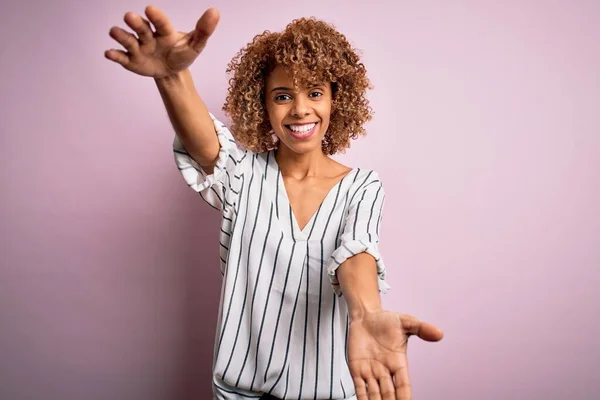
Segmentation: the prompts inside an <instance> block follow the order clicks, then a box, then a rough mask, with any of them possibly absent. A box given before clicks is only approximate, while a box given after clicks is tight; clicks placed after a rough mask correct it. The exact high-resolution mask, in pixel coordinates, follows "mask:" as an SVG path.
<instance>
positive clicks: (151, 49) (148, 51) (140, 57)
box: [104, 6, 219, 79]
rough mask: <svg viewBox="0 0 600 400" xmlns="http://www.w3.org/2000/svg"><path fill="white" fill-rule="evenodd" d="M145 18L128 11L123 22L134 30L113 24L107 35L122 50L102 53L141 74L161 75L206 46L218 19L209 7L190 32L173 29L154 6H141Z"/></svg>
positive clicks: (188, 61)
mask: <svg viewBox="0 0 600 400" xmlns="http://www.w3.org/2000/svg"><path fill="white" fill-rule="evenodd" d="M145 14H146V17H147V19H146V18H143V17H142V16H141V15H139V14H136V13H133V12H128V13H126V14H125V18H124V20H125V23H126V24H127V25H128V26H129V27H130V28H131V29H132V30H133V32H135V34H133V33H131V32H128V31H126V30H124V29H122V28H119V27H117V26H114V27H112V28H111V29H110V32H109V34H110V36H111V37H112V38H113V39H115V40H116V41H117V42H118V43H119V44H120V45H122V46H123V47H124V48H125V50H126V51H124V50H118V49H111V50H107V51H106V52H105V53H104V55H105V57H106V58H107V59H109V60H111V61H114V62H116V63H118V64H120V65H122V66H123V67H124V68H125V69H127V70H129V71H131V72H134V73H136V74H139V75H143V76H150V77H153V78H157V79H158V78H164V77H167V76H172V75H174V74H176V73H178V72H180V71H182V70H184V69H186V68H188V67H189V66H190V65H192V63H193V62H194V60H195V59H196V58H197V57H198V55H199V54H200V53H201V52H202V50H203V49H204V47H205V46H206V42H207V41H208V38H209V37H210V36H211V35H212V33H213V32H214V30H215V28H216V26H217V23H218V22H219V12H218V11H217V10H216V9H214V8H209V9H208V10H206V11H205V12H204V14H203V15H202V17H200V19H199V20H198V22H197V23H196V28H195V29H194V30H193V31H191V32H187V33H186V32H179V31H177V30H175V28H174V27H173V25H172V24H171V22H170V20H169V18H168V17H167V15H166V14H165V13H164V12H163V11H161V10H160V9H158V8H157V7H154V6H148V7H146V10H145Z"/></svg>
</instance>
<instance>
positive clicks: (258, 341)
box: [250, 232, 293, 390]
mask: <svg viewBox="0 0 600 400" xmlns="http://www.w3.org/2000/svg"><path fill="white" fill-rule="evenodd" d="M281 242H283V232H281V236H280V237H279V243H278V244H277V250H276V251H275V261H274V262H273V272H272V273H271V281H270V282H269V290H268V291H267V299H266V300H265V306H264V311H263V316H262V320H261V321H260V329H259V330H258V338H257V340H256V357H255V359H254V375H253V376H252V383H251V384H250V390H252V389H253V388H254V380H255V379H256V373H257V372H258V355H259V353H260V352H259V350H260V343H261V339H262V331H263V327H264V325H265V319H266V316H267V312H268V311H269V299H270V297H271V289H272V288H273V280H274V278H275V273H276V269H277V261H278V260H279V249H280V248H281ZM292 254H293V253H292ZM288 272H289V270H288ZM285 283H286V284H287V275H286V281H285ZM283 293H285V286H284V289H283ZM282 300H283V296H282ZM278 322H279V319H278ZM275 331H277V329H275Z"/></svg>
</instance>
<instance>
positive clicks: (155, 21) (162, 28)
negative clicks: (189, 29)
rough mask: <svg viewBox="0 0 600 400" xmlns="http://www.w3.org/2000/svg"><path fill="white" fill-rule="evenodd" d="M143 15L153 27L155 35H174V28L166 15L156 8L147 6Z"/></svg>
mask: <svg viewBox="0 0 600 400" xmlns="http://www.w3.org/2000/svg"><path fill="white" fill-rule="evenodd" d="M145 13H146V16H147V17H148V19H149V20H150V22H151V23H152V25H154V29H155V30H156V34H157V35H159V36H169V35H172V34H173V33H175V28H173V25H172V24H171V21H170V20H169V18H168V17H167V14H165V13H164V12H162V10H160V9H159V8H158V7H155V6H148V7H146V10H145Z"/></svg>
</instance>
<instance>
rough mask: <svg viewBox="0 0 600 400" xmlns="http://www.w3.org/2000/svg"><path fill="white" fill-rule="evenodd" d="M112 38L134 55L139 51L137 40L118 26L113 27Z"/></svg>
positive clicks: (110, 32)
mask: <svg viewBox="0 0 600 400" xmlns="http://www.w3.org/2000/svg"><path fill="white" fill-rule="evenodd" d="M109 34H110V37H112V38H113V39H115V40H116V41H117V42H118V43H119V44H120V45H121V46H123V47H124V48H125V50H127V51H129V52H130V53H134V52H136V51H137V50H138V49H139V43H138V41H137V38H136V37H135V36H133V34H131V33H129V32H127V31H126V30H124V29H121V28H119V27H118V26H113V27H112V28H110V31H109Z"/></svg>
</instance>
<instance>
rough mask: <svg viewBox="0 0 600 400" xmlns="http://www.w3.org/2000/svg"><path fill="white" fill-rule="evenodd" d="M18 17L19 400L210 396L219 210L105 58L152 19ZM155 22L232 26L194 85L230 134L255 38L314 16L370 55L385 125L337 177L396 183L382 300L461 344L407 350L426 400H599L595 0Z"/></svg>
mask: <svg viewBox="0 0 600 400" xmlns="http://www.w3.org/2000/svg"><path fill="white" fill-rule="evenodd" d="M10 3H12V4H11V5H3V7H2V11H1V17H0V18H1V20H2V21H1V22H2V23H1V24H0V37H2V45H1V46H0V57H1V64H0V65H1V69H2V73H1V74H0V96H1V97H0V102H1V103H0V133H1V136H0V140H1V141H0V193H1V195H2V197H1V204H0V223H1V224H0V263H1V264H0V398H1V399H3V400H13V399H14V400H17V399H19V400H20V399H28V400H29V399H45V400H48V399H51V400H54V399H57V400H70V399H74V400H79V399H106V400H109V399H110V400H116V399H126V400H137V399H140V400H142V399H143V400H154V399H157V400H158V399H181V400H193V399H206V398H209V396H210V395H209V393H210V386H209V381H210V364H211V359H210V358H211V352H212V340H213V336H214V324H215V319H216V309H217V305H218V304H217V301H218V290H219V278H220V274H219V272H218V265H217V263H218V253H217V251H218V237H217V233H218V229H219V228H218V216H217V214H216V213H215V212H213V210H212V209H210V208H209V207H208V206H207V205H205V204H204V203H203V202H202V201H201V200H200V198H199V196H197V195H195V194H194V193H193V192H192V191H191V190H189V189H188V188H187V187H186V185H185V183H184V182H183V179H182V178H181V177H180V176H179V174H178V171H177V169H176V168H175V165H174V163H173V161H172V155H171V141H172V134H173V133H172V130H171V128H170V126H169V122H168V119H167V117H166V114H165V112H164V109H163V106H162V103H161V101H160V98H159V96H158V93H157V91H156V88H155V86H154V83H153V82H152V80H150V79H147V78H142V77H138V76H134V75H132V74H131V73H128V72H127V71H125V70H124V69H122V68H121V67H119V66H118V65H115V64H112V63H110V62H109V61H107V60H105V59H104V58H103V52H104V50H105V49H107V48H110V47H113V46H114V45H113V43H112V40H111V39H110V38H109V36H108V30H109V28H110V27H111V26H112V25H113V24H121V25H122V16H123V14H124V13H125V12H126V11H128V10H134V11H138V12H139V11H142V10H143V8H144V6H145V5H146V3H142V2H141V1H134V0H131V1H126V2H125V1H117V0H110V1H102V2H100V1H93V2H83V1H74V0H58V1H54V2H46V1H40V0H38V1H33V0H32V1H28V2H21V3H18V2H16V1H15V2H10ZM392 3H393V4H394V5H391V4H392ZM17 4H19V5H17ZM155 4H157V5H158V6H161V7H163V8H164V9H165V10H166V11H167V13H168V14H169V15H170V16H171V17H172V20H173V22H174V24H175V26H176V27H178V28H179V29H181V30H189V29H192V28H193V26H194V24H195V22H196V19H197V18H198V17H199V16H200V15H201V14H202V12H203V11H204V10H205V8H206V7H208V6H216V7H218V8H219V9H220V10H221V12H222V20H221V24H220V26H219V27H218V29H217V31H216V33H215V35H214V37H213V39H212V41H211V42H210V44H209V46H208V47H207V49H206V52H205V54H203V56H202V58H201V59H200V60H199V61H198V62H197V63H196V64H195V65H194V67H193V74H194V77H195V79H196V82H197V85H198V88H199V90H200V91H201V93H202V94H203V96H204V98H205V100H206V102H207V104H208V105H209V107H210V109H211V110H213V111H214V112H215V113H216V114H217V115H218V116H220V117H222V116H223V114H222V113H221V111H220V106H221V104H222V103H223V100H224V96H225V90H226V82H227V77H226V75H225V72H224V70H225V67H226V64H227V62H228V60H229V59H230V58H231V57H232V56H233V55H234V54H235V53H236V52H237V50H238V49H239V48H240V47H241V46H243V45H244V44H245V43H246V42H248V41H249V40H250V39H251V38H252V37H253V35H254V34H256V33H258V32H261V31H263V30H265V29H270V30H279V29H281V28H283V27H284V25H285V24H286V23H288V22H289V21H291V19H293V18H294V17H299V16H312V15H314V16H317V17H320V18H323V19H325V20H327V21H330V22H333V23H334V24H336V26H337V27H338V28H339V29H340V30H341V31H342V32H343V33H345V34H346V35H347V36H348V37H349V38H350V39H351V40H352V41H353V42H354V44H355V45H356V46H358V47H359V48H361V49H363V51H364V61H365V63H366V65H367V68H368V70H369V72H370V76H371V78H372V81H373V83H374V85H375V90H374V91H373V92H372V93H371V95H370V97H371V99H372V104H373V107H374V108H375V110H376V112H377V113H376V117H375V119H374V121H373V122H372V123H371V124H370V125H369V127H368V128H369V131H370V132H371V134H370V135H369V136H368V137H367V138H365V139H361V140H359V141H358V142H357V143H356V144H355V146H353V148H352V149H351V151H349V152H348V153H347V154H346V155H344V156H342V157H340V159H341V160H342V161H344V162H346V163H348V164H350V165H353V166H364V167H368V168H374V169H376V170H378V171H379V172H380V174H381V176H382V177H383V179H384V184H385V185H386V188H387V192H388V201H387V206H386V211H385V218H384V222H383V228H382V229H383V244H382V246H383V252H384V255H385V257H386V260H387V265H388V267H389V283H390V284H391V286H392V288H393V289H392V291H391V292H390V293H389V294H388V295H387V296H385V299H384V301H385V304H386V306H387V307H388V308H391V309H395V310H398V311H401V312H407V313H411V314H414V315H416V316H418V317H420V318H422V319H425V320H428V321H431V322H434V323H436V324H438V325H439V326H441V327H442V328H443V329H444V330H445V332H446V338H445V340H444V341H443V342H441V343H439V344H429V343H422V342H419V341H417V340H412V341H411V343H410V345H409V356H410V361H411V375H412V379H413V384H414V398H415V399H461V400H462V399H468V400H480V399H485V400H487V399H489V400H493V399H498V400H500V399H502V400H505V399H513V400H516V399H523V400H537V399H577V400H584V399H590V400H591V399H597V398H598V396H599V393H600V384H599V375H598V373H599V371H600V345H599V344H598V335H599V334H600V322H598V319H599V318H600V295H598V294H597V293H596V292H595V290H596V289H598V287H599V284H600V155H599V148H600V3H598V2H597V1H596V2H594V1H567V0H564V1H509V2H507V1H500V0H497V1H493V2H492V1H461V2H450V1H442V0H439V1H418V2H417V1H395V2H392V1H388V0H370V1H367V2H362V3H360V4H359V3H357V2H353V3H352V2H347V1H323V0H305V1H302V2H288V1H272V0H262V1H260V2H257V1H242V0H238V1H219V2H214V3H213V4H208V3H203V2H199V1H186V0H178V1H176V2H175V1H168V2H167V1H166V0H163V1H157V2H156V3H155Z"/></svg>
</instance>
